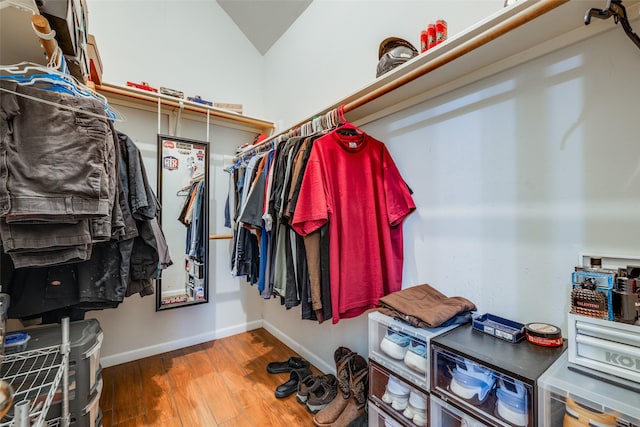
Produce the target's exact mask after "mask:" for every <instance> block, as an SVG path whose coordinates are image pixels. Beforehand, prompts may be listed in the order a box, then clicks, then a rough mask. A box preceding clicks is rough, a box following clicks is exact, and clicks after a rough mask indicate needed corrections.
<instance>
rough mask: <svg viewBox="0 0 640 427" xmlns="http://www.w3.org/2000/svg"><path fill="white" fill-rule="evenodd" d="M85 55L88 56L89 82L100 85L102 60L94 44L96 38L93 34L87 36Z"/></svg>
mask: <svg viewBox="0 0 640 427" xmlns="http://www.w3.org/2000/svg"><path fill="white" fill-rule="evenodd" d="M87 54H88V56H89V75H90V76H91V81H93V82H94V83H95V84H98V85H100V84H102V59H100V52H99V51H98V45H97V44H96V38H95V37H94V36H93V34H89V43H88V44H87Z"/></svg>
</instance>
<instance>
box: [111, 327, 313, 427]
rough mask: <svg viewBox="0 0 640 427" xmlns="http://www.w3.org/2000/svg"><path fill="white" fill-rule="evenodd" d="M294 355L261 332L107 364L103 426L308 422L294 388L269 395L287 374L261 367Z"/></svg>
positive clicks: (271, 426)
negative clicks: (289, 392)
mask: <svg viewBox="0 0 640 427" xmlns="http://www.w3.org/2000/svg"><path fill="white" fill-rule="evenodd" d="M293 355H296V354H295V352H293V350H292V349H291V348H289V347H287V346H286V345H284V344H283V343H282V342H280V341H279V340H278V339H277V338H275V337H274V336H273V335H272V334H270V333H269V332H267V331H266V330H264V329H259V330H255V331H250V332H247V333H243V334H238V335H235V336H232V337H226V338H223V339H220V340H215V341H211V342H207V343H204V344H199V345H195V346H191V347H187V348H184V349H180V350H175V351H171V352H168V353H163V354H160V355H157V356H152V357H148V358H145V359H141V360H138V361H135V362H130V363H126V364H123V365H118V366H114V367H110V368H107V369H105V370H103V380H104V388H103V395H102V397H101V400H100V403H101V408H102V411H103V427H116V426H117V427H142V426H149V427H203V426H206V427H217V426H225V427H236V426H238V427H244V426H253V427H279V426H283V427H285V426H286V427H290V426H296V427H297V426H312V425H313V421H312V418H313V415H311V414H310V413H309V412H307V410H306V407H305V406H304V405H300V404H299V403H298V402H296V400H295V393H294V394H293V395H291V396H289V397H287V398H284V399H277V398H276V397H275V395H274V390H275V388H276V387H277V386H278V385H280V384H282V383H284V382H285V381H287V380H288V378H289V373H282V374H269V373H268V372H267V370H266V367H267V364H268V363H269V362H273V361H285V360H287V359H288V358H289V357H291V356H293ZM311 368H312V372H313V373H314V374H316V375H319V374H321V372H320V371H318V370H317V369H316V368H315V367H311ZM109 389H111V392H109Z"/></svg>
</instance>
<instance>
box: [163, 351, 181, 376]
mask: <svg viewBox="0 0 640 427" xmlns="http://www.w3.org/2000/svg"><path fill="white" fill-rule="evenodd" d="M160 356H161V357H162V363H163V365H164V369H165V370H167V371H168V370H169V369H170V368H171V367H172V366H178V365H180V364H185V363H187V361H186V360H185V358H184V350H183V349H178V350H174V351H169V352H167V353H162V354H161V355H160Z"/></svg>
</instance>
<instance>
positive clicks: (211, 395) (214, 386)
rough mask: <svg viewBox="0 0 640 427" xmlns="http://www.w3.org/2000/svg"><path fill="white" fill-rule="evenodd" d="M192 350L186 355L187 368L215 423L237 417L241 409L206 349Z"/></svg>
mask: <svg viewBox="0 0 640 427" xmlns="http://www.w3.org/2000/svg"><path fill="white" fill-rule="evenodd" d="M194 350H195V351H193V352H191V353H189V354H188V355H187V358H188V360H189V366H191V371H192V373H193V374H194V376H195V377H196V383H197V384H198V386H199V387H200V390H202V398H203V399H204V400H205V401H206V402H207V404H208V405H209V407H210V408H211V410H212V412H213V415H214V417H215V419H216V422H218V423H221V422H224V421H227V420H228V419H230V418H235V417H237V416H238V415H239V414H240V413H241V409H242V407H240V406H239V405H237V403H236V399H235V398H234V397H233V395H232V394H231V391H230V390H229V388H228V387H227V385H226V383H225V382H224V379H223V377H222V376H221V375H220V374H219V373H218V372H216V371H215V369H214V368H213V366H212V365H211V361H210V359H209V357H208V355H207V352H206V349H205V348H202V347H199V348H195V349H194ZM196 372H197V374H195V373H196Z"/></svg>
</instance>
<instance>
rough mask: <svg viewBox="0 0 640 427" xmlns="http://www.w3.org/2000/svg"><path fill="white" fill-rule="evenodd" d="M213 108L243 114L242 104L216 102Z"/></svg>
mask: <svg viewBox="0 0 640 427" xmlns="http://www.w3.org/2000/svg"><path fill="white" fill-rule="evenodd" d="M213 106H214V107H216V108H222V109H224V110H229V111H233V112H234V113H238V114H242V104H229V103H223V102H214V103H213Z"/></svg>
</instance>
